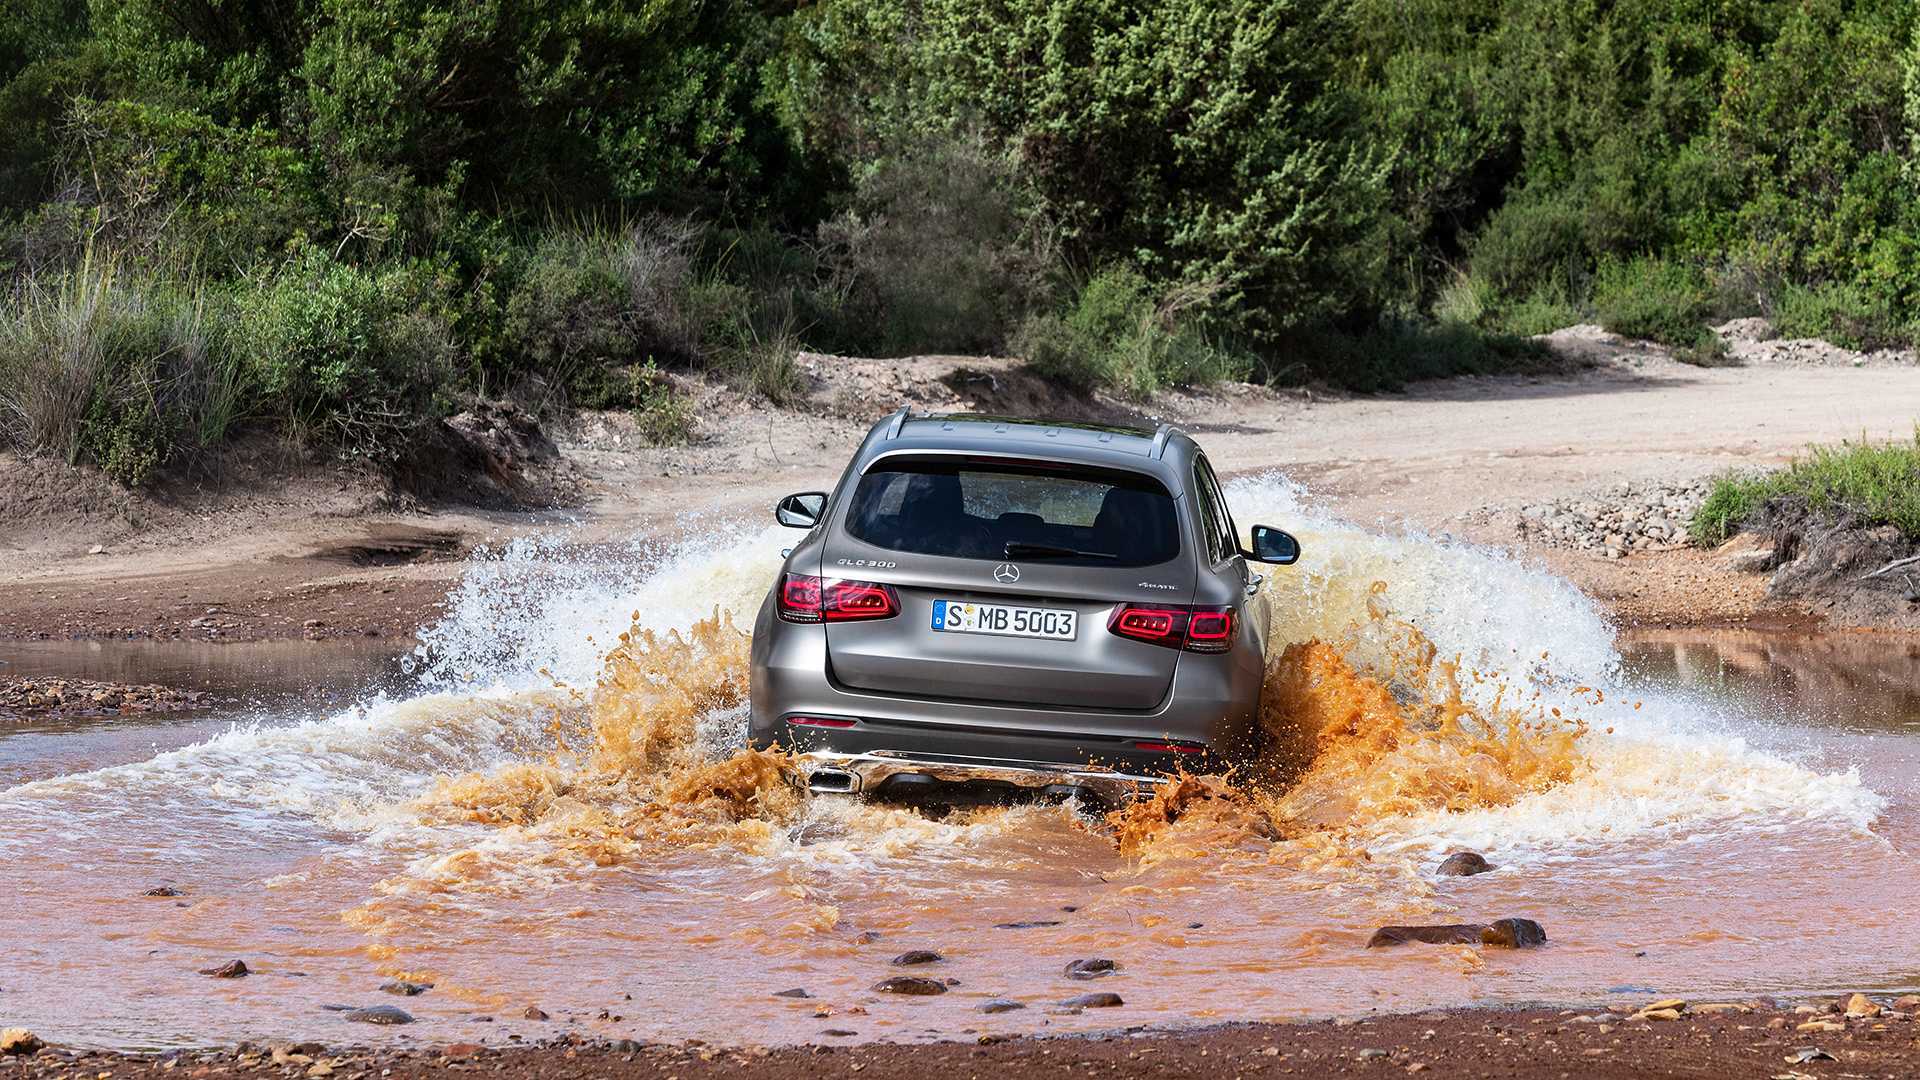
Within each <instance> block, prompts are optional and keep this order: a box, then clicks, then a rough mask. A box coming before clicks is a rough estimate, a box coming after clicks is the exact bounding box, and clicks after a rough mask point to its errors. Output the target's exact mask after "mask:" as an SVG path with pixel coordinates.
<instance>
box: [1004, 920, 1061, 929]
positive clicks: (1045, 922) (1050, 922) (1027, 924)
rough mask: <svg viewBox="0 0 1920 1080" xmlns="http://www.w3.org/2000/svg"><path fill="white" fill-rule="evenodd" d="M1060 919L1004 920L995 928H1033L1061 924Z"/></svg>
mask: <svg viewBox="0 0 1920 1080" xmlns="http://www.w3.org/2000/svg"><path fill="white" fill-rule="evenodd" d="M1059 925H1060V920H1059V919H1031V920H1028V921H1026V922H1003V923H996V924H995V925H994V929H995V930H1032V929H1033V928H1035V927H1037V926H1059Z"/></svg>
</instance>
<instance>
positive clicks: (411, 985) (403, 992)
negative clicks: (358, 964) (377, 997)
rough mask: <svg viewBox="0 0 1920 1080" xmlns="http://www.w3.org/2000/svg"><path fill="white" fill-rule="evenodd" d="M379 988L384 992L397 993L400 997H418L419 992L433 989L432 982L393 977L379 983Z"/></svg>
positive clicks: (422, 992)
mask: <svg viewBox="0 0 1920 1080" xmlns="http://www.w3.org/2000/svg"><path fill="white" fill-rule="evenodd" d="M380 989H381V991H382V992H384V993H388V994H398V995H399V996H401V997H419V996H420V995H421V994H424V993H426V992H427V991H429V990H431V989H433V984H432V983H417V982H407V981H406V980H404V979H395V980H394V981H392V982H389V983H381V984H380Z"/></svg>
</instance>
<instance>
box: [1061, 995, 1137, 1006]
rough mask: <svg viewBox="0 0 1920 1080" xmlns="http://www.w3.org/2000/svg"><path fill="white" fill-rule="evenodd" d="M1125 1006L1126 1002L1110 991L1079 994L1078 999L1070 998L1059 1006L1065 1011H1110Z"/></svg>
mask: <svg viewBox="0 0 1920 1080" xmlns="http://www.w3.org/2000/svg"><path fill="white" fill-rule="evenodd" d="M1125 1004H1126V1002H1124V1001H1122V1000H1120V995H1119V994H1116V993H1114V992H1113V991H1111V990H1103V991H1101V992H1100V993H1097V994H1081V995H1080V996H1078V997H1070V998H1068V999H1067V1000H1065V1001H1063V1002H1061V1003H1060V1006H1061V1007H1062V1008H1066V1009H1111V1008H1114V1007H1116V1006H1119V1005H1125Z"/></svg>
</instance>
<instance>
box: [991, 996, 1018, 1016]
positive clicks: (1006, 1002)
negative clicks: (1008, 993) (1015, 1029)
mask: <svg viewBox="0 0 1920 1080" xmlns="http://www.w3.org/2000/svg"><path fill="white" fill-rule="evenodd" d="M1024 1008H1026V1006H1025V1005H1023V1004H1021V1003H1020V1002H1018V1001H1012V1000H1010V999H1008V998H994V999H993V1000H992V1001H988V1002H983V1003H982V1004H981V1005H980V1008H979V1011H980V1012H983V1013H986V1014H987V1015H989V1016H991V1015H993V1014H994V1013H1003V1012H1013V1011H1014V1010H1016V1009H1024Z"/></svg>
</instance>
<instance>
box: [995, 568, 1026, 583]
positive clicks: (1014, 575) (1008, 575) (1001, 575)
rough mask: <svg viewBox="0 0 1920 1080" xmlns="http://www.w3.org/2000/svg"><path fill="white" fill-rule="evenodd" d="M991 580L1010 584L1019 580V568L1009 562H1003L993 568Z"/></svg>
mask: <svg viewBox="0 0 1920 1080" xmlns="http://www.w3.org/2000/svg"><path fill="white" fill-rule="evenodd" d="M993 580H995V581H997V582H999V583H1000V584H1002V585H1011V584H1013V583H1014V582H1016V581H1019V580H1020V568H1019V567H1017V566H1015V565H1013V564H1012V563H1010V562H1003V563H1001V564H1000V565H999V566H996V567H994V568H993Z"/></svg>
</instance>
